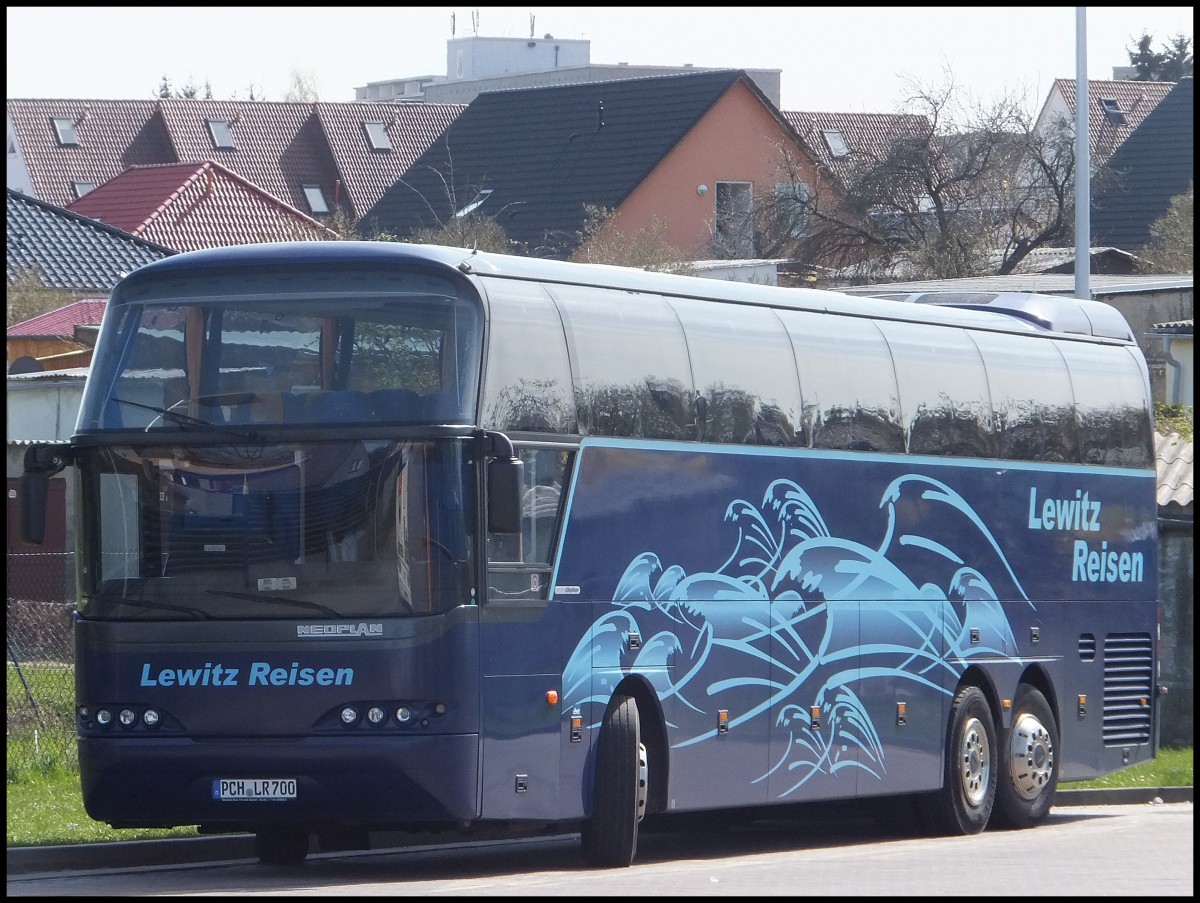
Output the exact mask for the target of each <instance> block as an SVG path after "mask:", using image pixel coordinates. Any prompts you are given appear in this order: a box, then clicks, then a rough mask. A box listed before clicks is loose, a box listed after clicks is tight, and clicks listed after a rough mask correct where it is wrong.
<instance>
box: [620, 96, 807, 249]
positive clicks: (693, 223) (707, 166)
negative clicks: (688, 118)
mask: <svg viewBox="0 0 1200 903" xmlns="http://www.w3.org/2000/svg"><path fill="white" fill-rule="evenodd" d="M781 146H783V147H787V148H790V150H791V152H792V153H793V155H794V156H795V158H796V159H797V160H799V161H800V167H799V168H800V175H801V177H802V179H803V180H804V181H806V182H807V183H808V184H809V185H814V184H815V183H816V174H815V169H814V166H813V164H812V161H811V159H810V158H809V156H808V154H807V153H805V151H804V150H803V148H802V146H801V145H799V144H798V143H797V142H796V141H795V139H793V138H792V137H791V136H790V135H789V134H788V133H787V131H786V130H785V127H784V126H783V125H782V124H781V123H780V122H779V121H778V120H777V119H776V118H775V116H774V115H773V114H772V113H771V111H770V110H768V109H767V107H766V106H764V105H763V103H762V101H760V100H759V98H758V96H757V95H755V94H754V93H753V92H752V91H751V90H750V89H749V88H748V87H747V86H746V85H745V84H743V83H741V82H737V83H735V84H734V85H733V87H732V88H730V90H729V91H727V92H726V93H725V95H724V96H722V97H721V99H720V100H719V101H717V103H716V104H715V105H714V106H713V108H712V109H711V110H710V111H709V112H708V113H707V114H706V115H705V116H704V117H703V118H702V119H701V120H700V121H699V122H698V123H697V124H696V125H695V126H694V127H693V128H692V130H691V131H690V132H689V133H688V134H687V136H686V137H685V138H684V140H683V141H681V142H680V143H679V145H678V146H676V147H675V148H674V149H673V150H671V152H670V153H668V154H667V156H666V157H664V158H663V160H662V162H661V163H659V165H658V166H656V167H655V168H654V169H653V170H652V171H651V173H650V175H649V176H647V177H646V178H645V179H644V180H642V183H641V184H640V185H639V186H638V187H637V188H636V189H634V191H633V193H632V194H631V195H630V196H629V197H628V198H627V199H626V200H625V202H624V203H623V204H621V206H620V207H619V208H618V209H617V215H616V217H615V218H614V220H613V226H612V227H613V228H616V229H620V230H621V231H622V232H624V233H626V234H633V233H636V232H638V231H639V230H640V229H643V228H645V227H647V226H649V225H650V224H651V223H652V222H653V221H654V220H655V219H658V220H661V221H662V222H663V223H664V224H665V225H666V230H665V233H664V239H665V240H666V241H667V242H669V243H670V244H671V245H673V246H674V247H675V248H677V249H679V250H681V251H684V252H685V253H687V254H689V255H691V256H694V257H696V258H698V259H699V258H703V257H705V256H707V254H708V249H709V241H710V239H711V237H712V230H713V221H714V217H715V211H716V197H717V192H716V184H717V182H718V181H721V182H730V181H734V182H753V183H754V185H755V188H754V197H755V203H756V205H757V204H758V202H759V199H760V198H771V197H773V195H774V191H775V182H776V181H777V177H778V175H779V172H780V168H779V167H780V148H781ZM700 185H706V186H708V191H707V193H706V194H703V195H701V194H700V193H699V192H698V191H697V188H698V186H700Z"/></svg>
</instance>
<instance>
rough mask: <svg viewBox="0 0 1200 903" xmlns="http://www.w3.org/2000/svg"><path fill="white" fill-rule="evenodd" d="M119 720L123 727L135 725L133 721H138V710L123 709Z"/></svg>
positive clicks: (118, 717)
mask: <svg viewBox="0 0 1200 903" xmlns="http://www.w3.org/2000/svg"><path fill="white" fill-rule="evenodd" d="M117 720H118V721H120V722H121V726H122V727H133V723H134V722H135V721H137V712H135V711H134V710H133V709H121V714H119V715H118V716H117Z"/></svg>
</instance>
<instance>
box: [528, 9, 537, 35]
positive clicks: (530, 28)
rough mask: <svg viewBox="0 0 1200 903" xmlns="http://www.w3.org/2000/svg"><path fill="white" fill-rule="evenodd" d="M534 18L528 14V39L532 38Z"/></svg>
mask: <svg viewBox="0 0 1200 903" xmlns="http://www.w3.org/2000/svg"><path fill="white" fill-rule="evenodd" d="M536 18H537V16H535V15H534V14H533V13H530V14H529V37H531V38H532V37H533V21H534V19H536Z"/></svg>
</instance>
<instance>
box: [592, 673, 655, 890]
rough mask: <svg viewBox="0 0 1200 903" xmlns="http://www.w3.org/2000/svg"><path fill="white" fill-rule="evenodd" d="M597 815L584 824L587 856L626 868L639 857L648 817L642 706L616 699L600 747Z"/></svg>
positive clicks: (594, 789)
mask: <svg viewBox="0 0 1200 903" xmlns="http://www.w3.org/2000/svg"><path fill="white" fill-rule="evenodd" d="M595 771H596V778H595V781H594V782H593V786H592V814H591V817H590V818H587V819H585V820H584V822H583V831H582V834H583V837H582V844H583V856H584V859H585V860H587V862H588V864H589V865H592V866H596V867H599V868H623V867H625V866H628V865H630V864H631V863H632V862H633V857H634V854H635V853H636V852H637V835H638V823H639V822H640V821H641V820H642V817H643V816H644V815H645V814H646V799H647V785H648V767H647V758H646V747H645V745H644V744H643V743H642V737H641V722H640V720H639V718H638V709H637V703H636V702H635V701H634V699H633V697H632V696H616V697H614V698H613V700H612V702H611V703H610V705H609V707H608V711H607V712H606V713H605V715H604V723H603V724H602V725H601V727H600V738H599V740H598V741H597V747H596V769H595Z"/></svg>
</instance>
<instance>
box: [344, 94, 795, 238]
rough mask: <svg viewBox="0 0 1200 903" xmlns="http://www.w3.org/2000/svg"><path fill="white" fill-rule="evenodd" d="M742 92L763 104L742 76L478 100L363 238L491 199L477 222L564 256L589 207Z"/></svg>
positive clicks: (620, 193)
mask: <svg viewBox="0 0 1200 903" xmlns="http://www.w3.org/2000/svg"><path fill="white" fill-rule="evenodd" d="M739 80H740V81H743V82H745V83H746V84H747V85H749V86H750V88H751V90H752V91H753V92H755V93H756V94H759V95H760V96H761V92H760V91H759V90H758V89H757V87H755V86H754V85H753V83H752V82H751V81H750V80H749V79H748V78H747V76H746V75H745V74H744V73H742V72H740V71H737V70H718V71H713V72H698V73H691V74H687V75H670V76H657V77H652V78H640V79H628V80H621V81H610V82H591V83H585V84H573V85H557V86H552V87H542V88H522V89H514V90H511V91H494V92H489V93H485V94H481V95H479V97H477V98H476V99H475V100H473V101H472V102H471V104H470V106H468V107H467V109H466V110H464V111H463V112H462V113H460V114H459V116H458V118H457V119H455V120H454V122H453V123H452V124H451V125H450V127H449V128H448V129H446V131H445V132H444V133H443V134H442V135H441V136H440V137H439V138H438V139H437V141H436V142H434V144H433V145H432V146H431V147H430V148H429V150H427V151H426V152H425V153H424V154H422V155H421V157H420V158H419V159H418V160H417V161H416V162H415V163H414V164H413V165H412V167H411V168H410V169H409V170H408V172H406V173H405V175H404V178H403V180H402V181H400V182H398V183H396V184H395V185H393V186H392V187H391V188H389V189H388V190H387V192H386V193H385V194H384V195H383V197H382V198H381V199H380V201H379V203H378V204H376V205H375V206H374V207H373V208H372V209H371V210H369V211H368V212H367V214H366V215H365V216H364V218H363V223H364V226H365V227H366V228H367V229H370V228H372V226H378V227H379V228H382V229H385V230H387V231H388V232H391V233H392V234H394V235H397V236H399V237H401V238H405V237H408V236H409V235H411V234H412V232H413V231H414V230H416V229H420V228H423V227H435V226H437V225H439V224H440V223H444V222H445V221H447V220H448V219H449V218H450V217H451V215H452V214H453V213H454V211H455V210H459V209H462V208H464V207H466V206H467V205H468V204H470V203H471V202H472V201H474V200H475V199H476V192H477V191H479V190H481V189H490V190H491V191H492V194H491V195H489V196H488V197H487V198H486V200H484V202H483V203H482V204H481V205H480V206H479V207H478V208H477V209H478V210H479V212H480V214H484V215H490V216H492V217H494V218H495V219H497V220H498V221H499V222H500V224H501V226H502V227H503V228H504V231H505V232H506V234H507V235H508V236H509V237H510V238H512V239H514V240H515V241H518V242H521V243H523V244H526V245H527V246H528V247H530V249H531V250H532V251H533V252H534V253H535V254H537V255H538V256H558V255H565V253H567V252H569V250H570V249H571V248H572V247H574V245H576V244H577V243H578V236H577V233H578V232H579V230H580V229H582V227H583V224H584V221H585V210H584V206H585V205H596V206H600V207H605V208H610V209H615V208H617V207H618V206H619V205H620V204H621V203H622V202H623V201H624V200H625V199H626V198H627V197H628V196H629V194H630V193H631V192H632V191H633V190H634V189H635V188H636V187H637V186H638V185H639V184H640V183H641V182H642V180H644V179H645V178H646V176H647V175H649V173H650V171H651V170H652V169H653V168H654V167H655V166H657V165H658V164H659V163H660V162H661V161H662V160H663V158H664V157H665V156H666V155H667V154H668V153H669V152H670V151H671V150H672V149H673V148H674V147H675V146H676V145H677V144H678V143H679V142H680V141H681V140H682V139H683V138H684V137H685V136H686V135H687V133H688V132H689V131H690V130H691V129H692V128H693V127H694V126H695V125H696V123H697V122H698V121H699V120H700V119H701V117H703V116H704V115H705V113H707V112H708V111H709V110H710V109H711V108H712V107H713V105H714V104H715V103H716V102H717V101H718V99H720V98H721V97H722V96H723V95H724V94H725V93H726V92H727V91H729V89H730V88H731V87H732V86H733V85H734V84H735V83H737V82H738V81H739ZM763 102H764V103H765V104H767V105H768V106H769V107H770V108H771V109H772V110H775V108H774V106H773V105H771V103H770V101H769V100H767V99H765V98H764V99H763ZM775 115H776V116H778V115H779V114H778V112H777V111H776V112H775ZM780 122H781V123H782V124H783V125H784V128H788V126H787V125H786V123H784V121H783V119H782V117H780ZM448 189H449V190H448ZM451 192H453V194H452V195H451Z"/></svg>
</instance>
